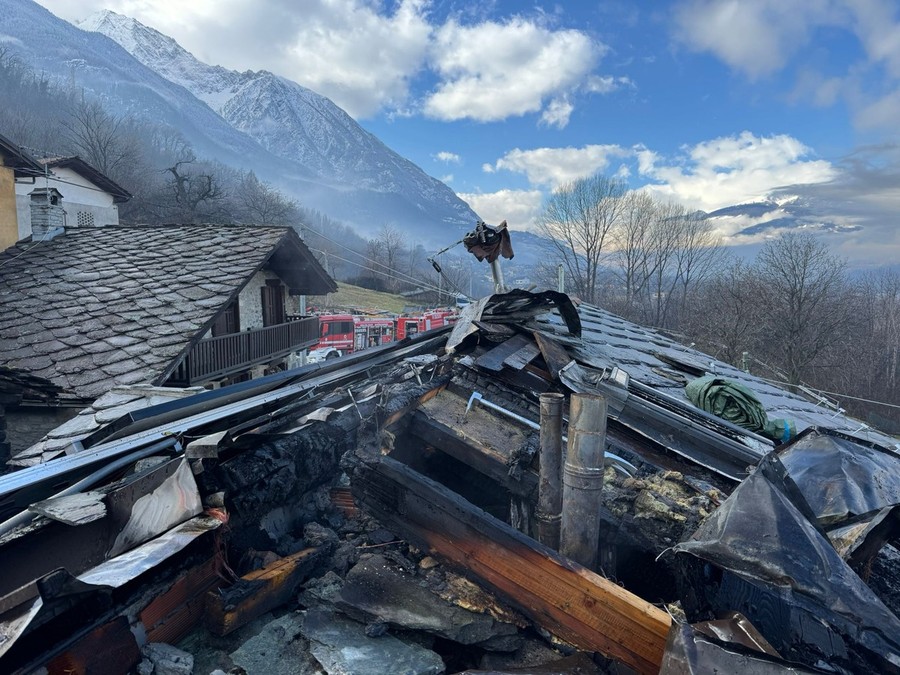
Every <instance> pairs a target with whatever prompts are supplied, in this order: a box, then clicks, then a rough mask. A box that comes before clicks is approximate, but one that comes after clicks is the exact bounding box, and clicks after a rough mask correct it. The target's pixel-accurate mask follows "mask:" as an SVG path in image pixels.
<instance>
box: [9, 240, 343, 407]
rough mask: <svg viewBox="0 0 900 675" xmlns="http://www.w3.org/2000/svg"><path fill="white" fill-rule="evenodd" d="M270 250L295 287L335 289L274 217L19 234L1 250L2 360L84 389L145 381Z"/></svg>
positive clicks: (88, 392)
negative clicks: (38, 237)
mask: <svg viewBox="0 0 900 675" xmlns="http://www.w3.org/2000/svg"><path fill="white" fill-rule="evenodd" d="M290 254H292V255H290ZM275 258H278V259H279V260H280V261H281V262H279V264H278V267H280V268H282V269H279V270H278V271H279V273H280V274H282V277H284V273H285V270H287V272H286V273H288V274H289V275H291V271H290V269H288V268H286V266H285V265H284V260H285V259H287V258H294V259H295V260H296V268H295V269H297V270H302V272H297V274H296V278H294V279H286V281H288V283H289V285H291V286H292V287H294V288H296V287H297V284H299V283H301V282H304V280H305V283H306V284H308V290H307V292H310V293H316V292H327V291H328V290H333V288H330V287H331V286H333V285H334V283H333V281H332V280H331V279H330V278H329V277H328V276H327V274H326V273H325V272H324V270H322V269H321V266H319V265H318V263H317V262H316V261H315V259H314V258H313V257H312V255H311V254H310V253H309V251H308V249H306V246H305V245H304V244H303V243H302V241H300V239H299V237H297V235H296V233H295V232H294V231H293V230H290V229H289V228H283V227H257V226H214V225H195V226H191V225H170V226H161V227H152V228H151V227H142V226H106V227H97V228H73V229H70V230H67V232H66V233H65V234H64V235H61V236H58V237H55V238H54V239H51V240H49V241H46V242H37V243H34V242H27V243H20V244H18V245H17V246H14V247H12V248H9V249H7V250H6V251H4V252H3V253H0V363H4V364H5V365H8V366H11V367H16V368H21V369H23V370H26V371H28V372H30V373H32V374H34V375H37V376H40V377H45V378H47V379H49V380H51V381H52V382H54V383H56V384H58V385H60V386H62V387H64V388H66V389H69V390H71V391H73V392H74V393H75V394H77V395H78V396H81V397H84V398H95V397H96V396H98V395H100V394H102V393H104V392H105V391H107V390H109V389H110V388H111V387H112V386H114V385H127V384H134V383H138V382H154V381H155V380H156V378H157V377H158V376H160V375H161V374H162V372H163V371H164V370H165V369H166V367H167V366H168V365H169V364H170V363H171V362H172V361H173V359H175V358H176V357H179V355H181V354H182V352H183V351H184V350H185V348H186V347H187V346H188V344H189V343H190V342H191V340H192V339H194V338H198V337H199V336H200V335H201V334H202V331H203V330H205V329H206V327H207V326H209V325H210V324H211V322H212V320H213V318H214V316H215V315H216V314H217V313H218V312H219V311H220V310H222V309H223V308H224V307H225V306H226V304H227V303H228V302H229V301H230V300H231V299H232V298H233V297H236V295H237V293H238V292H239V291H240V289H241V287H243V285H244V284H245V283H246V282H247V281H248V280H249V279H250V278H251V277H252V275H253V274H254V273H255V272H256V271H257V270H258V269H260V268H261V267H262V266H263V265H264V264H265V263H266V262H267V261H269V260H270V259H271V260H272V261H273V262H274V261H275ZM301 275H302V276H301ZM304 290H306V289H304Z"/></svg>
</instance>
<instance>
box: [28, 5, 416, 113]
mask: <svg viewBox="0 0 900 675" xmlns="http://www.w3.org/2000/svg"><path fill="white" fill-rule="evenodd" d="M41 4H43V5H45V6H46V7H48V8H49V9H50V10H51V11H54V12H56V13H58V14H59V15H60V16H62V17H63V18H65V19H67V20H79V19H83V18H85V17H86V16H87V15H88V14H90V13H91V12H93V11H95V10H97V9H103V8H108V9H112V10H113V11H116V12H119V13H121V14H125V15H127V16H131V17H133V18H135V19H137V20H138V21H141V22H142V23H144V24H146V25H149V26H151V27H153V28H155V29H156V30H159V31H160V32H162V33H165V34H166V35H169V36H171V37H173V38H174V39H175V40H177V41H178V42H179V43H180V44H181V45H182V46H184V47H185V48H186V49H188V50H189V51H190V52H192V53H193V54H194V55H195V56H197V58H199V59H201V60H202V61H205V62H207V63H211V64H214V65H221V66H224V67H226V68H232V69H236V70H247V69H252V70H260V69H265V70H270V71H272V72H274V73H276V74H278V75H282V76H284V77H287V78H289V79H291V80H294V81H296V82H299V83H300V84H303V85H305V86H307V87H309V88H311V89H313V90H315V91H316V92H318V93H320V94H323V95H325V96H327V97H329V98H331V99H332V100H333V101H334V102H335V103H337V104H338V105H339V106H341V107H342V108H343V109H344V110H346V111H347V112H348V113H350V114H351V115H353V116H354V117H365V116H368V115H371V114H373V113H375V112H377V111H379V110H382V109H387V110H393V109H395V108H400V109H401V110H402V108H403V107H404V104H405V102H406V101H407V100H408V98H409V95H410V84H411V80H412V78H414V77H415V76H416V74H417V73H418V72H420V71H421V70H422V68H424V67H425V60H426V55H427V52H428V47H429V44H430V43H431V40H432V32H433V26H432V25H431V23H430V22H429V20H428V16H427V10H428V4H429V3H428V1H427V0H399V1H398V2H397V3H391V7H392V9H391V10H390V11H387V10H385V8H384V6H383V5H382V3H376V2H371V1H369V0H305V1H304V2H303V3H301V4H299V5H298V3H297V2H295V1H294V0H192V2H183V1H181V0H178V1H177V2H176V1H175V0H155V1H149V0H82V1H81V2H78V3H74V2H71V1H70V0H41Z"/></svg>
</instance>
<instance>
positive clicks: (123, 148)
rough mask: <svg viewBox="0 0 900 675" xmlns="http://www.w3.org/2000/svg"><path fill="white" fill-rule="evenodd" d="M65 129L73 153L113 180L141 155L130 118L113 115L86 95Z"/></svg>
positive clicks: (74, 104) (75, 105)
mask: <svg viewBox="0 0 900 675" xmlns="http://www.w3.org/2000/svg"><path fill="white" fill-rule="evenodd" d="M63 127H64V128H65V129H66V131H67V132H68V133H67V136H68V142H69V145H70V146H71V148H72V150H73V151H74V153H75V154H77V155H79V156H80V157H81V158H82V159H83V160H84V161H86V162H87V163H88V164H90V165H91V166H93V167H94V168H96V169H98V170H99V171H100V172H101V173H104V174H106V175H107V176H109V177H111V178H113V179H114V180H115V179H117V178H120V177H121V175H122V174H123V173H124V172H125V171H126V170H127V168H128V165H129V164H130V163H134V162H136V161H137V159H138V157H139V156H140V145H139V143H138V142H137V139H136V138H135V136H134V134H133V133H132V130H131V129H130V128H129V125H128V122H127V118H126V117H125V116H116V115H110V114H109V113H107V112H106V110H104V108H103V106H102V105H101V104H100V103H99V102H98V101H90V100H88V99H87V98H85V96H84V94H83V93H82V95H81V96H80V97H79V98H76V99H75V100H74V101H73V102H72V106H71V108H70V110H69V116H68V118H67V119H65V120H64V121H63Z"/></svg>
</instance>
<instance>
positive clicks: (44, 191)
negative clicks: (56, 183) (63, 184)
mask: <svg viewBox="0 0 900 675" xmlns="http://www.w3.org/2000/svg"><path fill="white" fill-rule="evenodd" d="M42 195H50V196H54V197H59V198H60V199H62V193H61V192H60V191H59V190H57V189H56V188H55V187H42V188H35V189H34V190H32V191H31V192H29V193H28V196H29V197H31V198H34V197H36V196H37V197H40V196H42Z"/></svg>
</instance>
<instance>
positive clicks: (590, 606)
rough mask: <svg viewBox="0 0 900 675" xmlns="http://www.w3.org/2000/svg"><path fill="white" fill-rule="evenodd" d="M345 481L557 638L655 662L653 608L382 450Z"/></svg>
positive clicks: (383, 515)
mask: <svg viewBox="0 0 900 675" xmlns="http://www.w3.org/2000/svg"><path fill="white" fill-rule="evenodd" d="M352 487H353V492H354V495H355V496H356V498H357V500H358V501H359V502H360V503H361V504H363V505H365V506H366V507H368V508H369V509H370V510H371V511H372V512H373V514H374V515H375V517H376V518H377V519H379V520H380V521H381V522H382V523H384V524H385V526H387V527H388V528H390V529H391V530H392V531H394V532H396V533H398V534H400V535H402V536H403V537H405V538H406V539H407V540H408V541H410V542H411V543H413V544H415V545H416V546H418V547H420V548H422V549H423V550H427V551H429V552H430V553H431V554H432V555H435V556H437V557H440V558H442V559H443V560H445V561H446V562H447V563H449V564H451V565H452V566H454V567H456V568H458V569H460V570H461V571H463V572H464V573H466V574H467V575H469V576H470V577H474V578H475V579H476V580H477V581H478V582H480V583H481V584H482V585H484V586H486V587H488V588H490V589H491V590H493V591H494V592H496V593H497V594H498V595H500V596H501V597H502V598H504V599H505V600H507V601H508V602H509V603H510V604H512V605H514V606H515V607H516V608H517V609H518V610H519V611H521V612H522V613H523V614H525V615H526V616H528V617H530V618H531V619H532V620H534V621H535V622H536V623H538V624H539V625H541V626H543V627H544V628H545V629H547V630H549V631H551V632H552V633H554V634H556V635H557V636H558V637H559V638H561V639H563V640H565V641H566V642H568V643H570V644H572V645H575V646H576V647H578V648H579V649H583V650H587V651H597V652H601V653H603V654H604V655H606V656H608V657H610V658H613V659H616V660H618V661H621V662H622V663H624V664H626V665H628V666H629V667H631V668H633V669H635V670H636V671H638V672H641V673H656V672H658V671H659V666H660V663H661V661H662V655H663V651H664V649H665V642H666V637H667V634H668V631H669V626H670V624H671V619H670V618H669V615H668V614H666V613H665V612H664V611H662V610H661V609H658V608H657V607H654V606H653V605H651V604H650V603H648V602H646V601H644V600H642V599H641V598H639V597H638V596H636V595H634V594H632V593H630V592H628V591H626V590H625V589H623V588H621V587H619V586H618V585H616V584H614V583H613V582H611V581H609V580H607V579H604V578H603V577H601V576H599V575H597V574H594V573H593V572H591V571H589V570H586V569H584V568H583V567H581V566H579V565H577V564H575V563H573V562H572V561H570V560H568V559H567V558H564V557H563V556H560V555H559V554H557V553H556V552H555V551H553V550H551V549H549V548H547V547H546V546H543V545H542V544H539V543H538V542H536V541H535V540H533V539H531V538H530V537H526V536H525V535H523V534H521V533H520V532H518V531H516V530H515V529H513V528H512V527H510V526H509V525H507V524H506V523H503V522H501V521H499V520H497V519H496V518H493V517H492V516H490V515H488V514H486V513H485V512H484V511H482V510H480V509H478V508H477V507H475V506H473V505H472V504H471V503H469V502H467V501H466V500H464V499H463V498H461V497H460V496H459V495H457V494H455V493H453V492H451V491H450V490H448V489H447V488H445V487H444V486H442V485H440V484H439V483H436V482H434V481H432V480H430V479H428V478H426V477H424V476H422V475H421V474H418V473H417V472H415V471H413V470H412V469H410V468H409V467H407V466H405V465H403V464H400V463H399V462H397V461H395V460H392V459H391V458H390V457H381V458H377V459H376V458H373V459H367V460H364V461H361V462H360V463H359V464H358V465H357V467H356V469H355V471H354V474H353V479H352Z"/></svg>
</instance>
